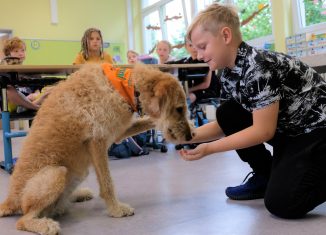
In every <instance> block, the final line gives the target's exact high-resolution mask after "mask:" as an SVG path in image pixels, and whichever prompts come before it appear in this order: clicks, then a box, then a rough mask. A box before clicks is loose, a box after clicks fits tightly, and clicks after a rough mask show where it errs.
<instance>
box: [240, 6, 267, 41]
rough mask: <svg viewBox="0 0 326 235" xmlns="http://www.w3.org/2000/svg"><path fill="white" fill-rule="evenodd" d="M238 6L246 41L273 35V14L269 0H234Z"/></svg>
mask: <svg viewBox="0 0 326 235" xmlns="http://www.w3.org/2000/svg"><path fill="white" fill-rule="evenodd" d="M234 4H235V5H236V6H237V7H238V10H239V17H240V22H241V23H242V26H241V32H242V36H243V40H244V41H248V40H252V39H255V38H260V37H265V36H268V35H272V14H271V6H270V1H269V0H259V1H257V0H234Z"/></svg>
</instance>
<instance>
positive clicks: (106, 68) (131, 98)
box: [101, 63, 138, 112]
mask: <svg viewBox="0 0 326 235" xmlns="http://www.w3.org/2000/svg"><path fill="white" fill-rule="evenodd" d="M101 66H102V69H103V72H104V74H105V76H106V77H107V79H108V81H109V82H110V83H111V84H112V86H113V87H114V89H115V90H117V91H118V92H119V94H120V95H121V96H122V97H123V98H124V99H125V100H126V101H127V102H128V104H129V105H130V107H131V109H132V111H133V112H137V110H138V109H137V106H138V105H137V104H136V102H135V97H136V96H135V94H136V93H135V84H134V82H133V79H132V77H131V69H129V68H118V67H113V66H112V64H109V63H103V64H101ZM137 103H138V102H137Z"/></svg>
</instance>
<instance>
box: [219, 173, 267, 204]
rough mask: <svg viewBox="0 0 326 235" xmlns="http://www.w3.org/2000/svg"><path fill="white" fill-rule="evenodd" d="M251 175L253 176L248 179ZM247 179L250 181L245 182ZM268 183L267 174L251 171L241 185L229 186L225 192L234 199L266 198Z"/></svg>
mask: <svg viewBox="0 0 326 235" xmlns="http://www.w3.org/2000/svg"><path fill="white" fill-rule="evenodd" d="M250 175H252V176H251V177H250V178H249V179H248V177H249V176H250ZM247 179H248V181H247V182H245V181H246V180H247ZM267 183H268V178H266V177H265V176H262V175H259V174H256V173H254V172H250V173H249V174H248V175H247V176H246V178H245V179H244V180H243V182H242V184H241V185H239V186H235V187H227V188H226V190H225V194H226V196H228V197H229V198H230V199H232V200H253V199H259V198H264V196H265V191H266V187H267Z"/></svg>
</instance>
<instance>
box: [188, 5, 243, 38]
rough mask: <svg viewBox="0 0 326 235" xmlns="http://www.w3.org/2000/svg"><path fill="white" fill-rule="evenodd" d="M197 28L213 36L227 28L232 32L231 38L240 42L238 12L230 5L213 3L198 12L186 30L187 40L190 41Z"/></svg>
mask: <svg viewBox="0 0 326 235" xmlns="http://www.w3.org/2000/svg"><path fill="white" fill-rule="evenodd" d="M198 26H200V27H202V29H203V30H204V31H208V32H210V33H212V34H213V35H214V36H216V35H217V33H218V31H219V30H220V29H221V28H222V27H229V28H230V29H231V30H232V34H233V37H235V38H236V39H239V40H242V36H241V32H240V20H239V16H238V11H237V9H236V8H235V7H234V6H231V5H224V4H219V3H213V4H211V5H210V6H208V7H207V8H206V9H205V10H203V11H201V12H199V13H198V15H197V16H196V17H195V19H194V20H193V21H192V23H191V24H190V26H189V28H188V30H187V34H186V38H187V40H189V41H191V34H192V31H193V30H194V29H195V28H196V27H198Z"/></svg>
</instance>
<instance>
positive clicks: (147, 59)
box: [138, 55, 158, 64]
mask: <svg viewBox="0 0 326 235" xmlns="http://www.w3.org/2000/svg"><path fill="white" fill-rule="evenodd" d="M138 60H139V61H141V62H143V63H144V64H158V59H156V58H155V57H152V56H149V55H141V56H139V57H138Z"/></svg>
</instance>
